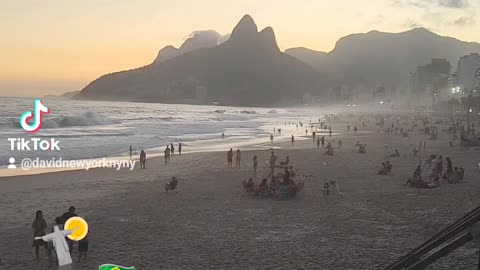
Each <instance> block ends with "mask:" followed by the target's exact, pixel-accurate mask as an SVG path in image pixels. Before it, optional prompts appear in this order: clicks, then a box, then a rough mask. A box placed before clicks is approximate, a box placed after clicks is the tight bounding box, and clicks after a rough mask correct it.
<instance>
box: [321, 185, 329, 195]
mask: <svg viewBox="0 0 480 270" xmlns="http://www.w3.org/2000/svg"><path fill="white" fill-rule="evenodd" d="M328 195H330V184H329V183H328V182H325V184H323V196H328Z"/></svg>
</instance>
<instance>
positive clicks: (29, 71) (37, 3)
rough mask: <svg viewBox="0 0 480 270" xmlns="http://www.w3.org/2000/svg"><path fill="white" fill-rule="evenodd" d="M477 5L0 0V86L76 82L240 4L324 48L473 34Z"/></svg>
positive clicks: (33, 87)
mask: <svg viewBox="0 0 480 270" xmlns="http://www.w3.org/2000/svg"><path fill="white" fill-rule="evenodd" d="M478 13H480V0H470V1H468V0H463V1H462V0H369V1H358V0H337V1H331V0H330V1H326V0H296V1H283V0H261V1H260V0H241V1H236V0H235V1H234V0H228V1H226V0H203V1H198V0H176V1H171V0H169V1H163V0H135V1H130V0H81V1H80V0H77V1H74V0H1V1H0V26H1V27H0V37H1V41H0V96H12V95H14V96H41V95H44V94H58V93H63V92H67V91H75V90H80V89H82V88H83V87H84V86H85V85H86V84H88V83H89V82H90V81H92V80H94V79H96V78H97V77H99V76H101V75H102V74H105V73H110V72H114V71H119V70H124V69H130V68H134V67H139V66H143V65H146V64H149V63H151V62H152V61H153V59H154V58H155V56H156V55H157V53H158V50H159V49H161V48H163V47H164V46H166V45H174V46H176V47H178V46H180V45H181V43H182V41H183V40H184V39H185V37H186V36H188V35H189V33H191V32H192V31H195V30H208V29H213V30H216V31H217V32H219V33H221V34H227V33H229V32H230V31H231V30H232V29H233V27H234V26H235V25H236V23H237V22H238V21H239V20H240V18H241V17H242V16H243V15H244V14H250V15H251V16H252V17H253V19H254V20H255V21H256V23H257V25H258V27H259V28H260V29H262V28H264V27H267V26H272V27H273V29H274V30H275V34H276V37H277V42H278V44H279V46H280V48H281V49H282V50H283V49H286V48H290V47H298V46H302V47H307V48H311V49H315V50H321V51H330V50H332V49H333V48H334V46H335V42H336V41H337V40H338V39H339V38H340V37H342V36H345V35H348V34H351V33H359V32H368V31H370V30H373V29H376V30H380V31H385V32H401V31H405V30H409V29H411V28H414V27H420V26H422V27H425V28H428V29H430V30H432V31H434V32H436V33H438V34H441V35H447V36H452V37H456V38H458V39H461V40H465V41H477V42H480V26H479V25H480V21H476V17H477V18H478V15H479V14H478ZM477 20H478V19H477Z"/></svg>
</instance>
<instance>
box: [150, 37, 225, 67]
mask: <svg viewBox="0 0 480 270" xmlns="http://www.w3.org/2000/svg"><path fill="white" fill-rule="evenodd" d="M221 39H222V35H220V34H219V33H217V32H216V31H213V30H207V31H196V32H194V33H193V34H192V36H191V37H189V38H187V39H186V40H185V41H184V42H183V44H182V45H181V46H180V48H178V49H177V48H175V47H174V46H171V45H168V46H166V47H164V48H163V49H161V50H160V51H159V52H158V55H157V57H156V58H155V60H154V62H164V61H167V60H170V59H172V58H174V57H177V56H179V55H181V54H184V53H187V52H191V51H194V50H198V49H202V48H212V47H215V46H217V45H218V43H219V42H221Z"/></svg>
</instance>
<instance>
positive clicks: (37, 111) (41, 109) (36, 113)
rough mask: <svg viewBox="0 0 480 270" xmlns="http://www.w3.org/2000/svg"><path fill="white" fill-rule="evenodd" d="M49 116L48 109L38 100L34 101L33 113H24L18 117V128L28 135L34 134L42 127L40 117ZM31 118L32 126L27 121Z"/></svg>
mask: <svg viewBox="0 0 480 270" xmlns="http://www.w3.org/2000/svg"><path fill="white" fill-rule="evenodd" d="M44 113H45V114H49V113H50V109H49V108H47V107H46V106H45V105H43V104H42V101H41V100H40V99H35V101H34V103H33V112H31V111H26V112H24V113H23V114H22V116H20V126H22V128H23V129H24V130H26V131H27V132H29V133H35V132H37V131H39V130H40V128H41V127H42V115H43V114H44ZM32 118H33V124H31V125H30V124H28V121H29V120H31V119H32Z"/></svg>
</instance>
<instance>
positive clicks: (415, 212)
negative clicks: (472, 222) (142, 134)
mask: <svg viewBox="0 0 480 270" xmlns="http://www.w3.org/2000/svg"><path fill="white" fill-rule="evenodd" d="M332 127H334V130H335V131H337V130H339V131H340V132H342V134H341V135H339V136H332V137H328V136H326V141H327V142H329V141H331V142H332V144H333V145H334V146H336V145H337V140H338V139H341V140H342V141H343V147H342V148H341V149H335V155H334V156H326V155H323V153H324V150H322V149H317V148H316V144H315V143H313V142H312V140H311V139H308V140H297V142H296V143H295V144H294V145H293V146H292V145H291V144H290V142H283V143H278V144H273V145H272V146H275V147H279V148H278V149H275V152H276V154H277V156H278V157H279V159H280V160H283V159H284V158H285V156H286V155H289V156H290V160H291V161H292V164H293V165H294V167H295V170H296V171H297V175H300V176H307V177H305V178H304V181H305V188H304V190H303V191H302V192H301V193H300V194H298V196H297V197H295V198H293V199H290V200H276V199H271V198H268V199H261V198H258V197H252V196H250V195H248V194H246V193H245V191H244V190H243V188H242V187H241V181H242V180H245V179H247V178H248V177H251V176H252V174H253V171H252V157H253V155H257V156H258V158H259V178H260V177H262V176H266V175H267V174H268V168H267V167H266V166H265V165H264V164H265V161H266V160H267V158H268V155H269V152H270V151H269V150H254V151H243V154H242V167H241V168H239V169H236V168H233V169H228V168H227V163H226V151H227V150H228V149H225V152H209V153H191V154H185V155H182V156H178V155H175V156H174V157H172V163H171V164H169V165H164V164H163V158H161V157H160V158H154V159H149V160H148V161H147V169H145V170H142V169H140V168H139V167H138V166H137V168H136V169H135V170H134V171H128V170H120V171H116V170H114V169H93V170H88V171H84V170H82V171H66V172H55V173H49V174H41V175H32V176H16V177H5V178H0V217H2V218H1V222H0V239H1V240H2V242H3V243H4V244H3V245H0V258H1V260H2V263H1V264H0V268H1V269H57V267H56V266H53V265H50V264H49V263H48V260H47V258H46V255H45V253H44V252H42V253H41V257H42V258H41V260H40V262H39V263H37V262H36V261H35V258H34V255H33V249H32V247H31V246H32V243H31V242H32V231H31V223H32V220H33V218H34V213H35V211H36V210H37V209H41V210H42V211H43V213H44V216H45V218H46V220H47V223H48V225H49V228H48V230H50V228H51V225H52V223H53V221H54V218H55V217H57V216H59V215H61V214H62V213H63V212H66V211H67V208H68V207H69V206H70V205H74V206H75V207H76V208H77V213H78V215H80V216H82V217H84V218H85V219H86V220H87V221H88V223H89V226H90V234H89V242H90V247H89V254H88V261H87V262H81V263H74V264H73V266H72V269H97V268H98V266H99V265H101V264H103V263H115V264H120V265H124V266H135V267H136V269H383V268H385V267H386V266H388V265H389V263H392V262H393V261H395V260H396V259H397V258H399V257H400V256H402V255H404V254H405V253H407V252H408V251H410V250H411V249H413V248H415V247H416V246H417V245H418V244H420V243H422V242H423V241H424V240H426V239H428V238H429V237H430V236H432V235H433V234H434V233H436V232H437V231H439V230H440V229H442V228H443V227H445V226H446V225H448V224H450V223H451V222H453V221H454V220H456V219H458V218H460V217H461V216H462V215H463V214H465V213H467V212H468V211H470V210H472V209H473V208H474V207H476V206H478V205H479V204H480V196H478V194H480V182H479V181H478V179H480V171H479V165H478V164H479V161H480V149H478V148H477V149H475V148H470V149H467V148H461V147H459V146H457V145H458V141H457V142H455V145H456V146H455V147H453V148H450V147H449V146H448V141H449V140H450V138H451V135H447V134H440V138H439V139H438V140H434V141H431V140H427V136H426V135H418V134H411V135H410V136H409V137H408V138H405V137H401V136H400V135H395V134H385V133H383V132H382V133H377V132H376V129H375V128H374V127H373V124H371V125H370V126H369V127H368V128H360V131H359V132H358V133H357V134H354V133H353V132H346V125H345V124H343V123H336V124H335V125H332ZM357 140H360V141H361V142H362V143H365V144H367V154H364V155H363V154H359V153H358V152H357V148H356V147H354V144H355V142H356V141H357ZM419 140H422V141H423V140H427V147H426V152H423V151H422V152H420V153H419V156H420V158H421V159H422V160H423V159H425V158H426V157H427V156H429V155H430V154H437V155H443V156H444V158H445V157H447V156H448V157H450V158H451V159H452V161H453V165H454V166H459V167H464V168H465V171H466V173H465V180H464V181H463V182H461V183H459V184H445V183H444V182H442V184H441V186H440V187H438V188H434V189H421V190H420V189H418V190H417V189H414V188H409V187H404V186H403V185H404V183H405V181H406V179H407V178H408V177H409V176H410V175H411V174H412V172H413V170H414V169H415V167H416V165H417V164H418V162H419V159H418V158H414V157H413V153H412V150H413V147H414V146H416V145H418V142H419ZM385 144H388V149H387V148H385ZM267 145H269V144H267ZM396 148H398V149H399V150H400V153H401V154H402V157H398V158H389V157H388V156H389V155H390V154H392V153H393V151H394V149H396ZM385 160H390V161H391V162H392V164H393V173H392V174H391V175H388V176H381V175H376V172H377V171H378V170H379V168H380V164H381V162H383V161H385ZM171 176H176V177H177V178H178V179H179V186H178V192H171V193H165V191H164V185H165V182H166V181H168V179H169V178H170V177H171ZM259 178H257V179H256V182H257V183H258V182H259V181H260V180H261V178H260V179H259ZM330 180H335V181H337V183H338V185H339V187H340V190H341V191H342V192H343V193H344V194H338V193H337V192H332V194H331V195H330V196H323V191H322V186H323V184H324V182H326V181H330ZM77 254H78V252H77V246H76V245H75V250H74V252H73V258H74V260H76V257H77V256H78V255H77ZM477 261H478V253H477V249H476V248H475V247H474V246H473V244H471V243H469V244H467V245H465V246H464V247H462V248H460V249H458V250H457V251H455V252H453V253H452V254H450V255H449V256H447V257H445V258H442V259H441V260H439V261H438V262H436V263H435V264H433V265H432V266H431V267H430V268H429V269H450V270H452V269H475V267H476V263H477Z"/></svg>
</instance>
